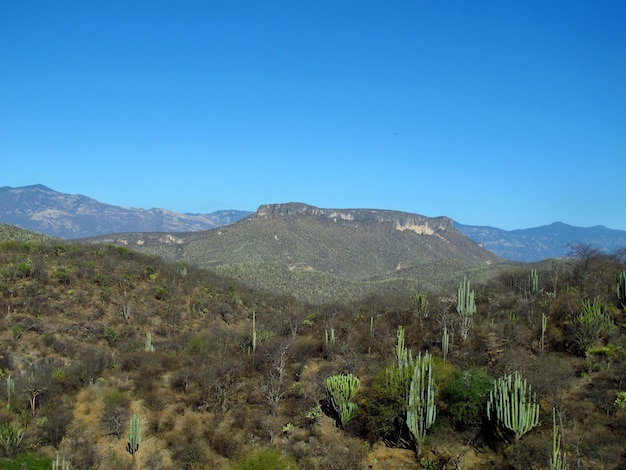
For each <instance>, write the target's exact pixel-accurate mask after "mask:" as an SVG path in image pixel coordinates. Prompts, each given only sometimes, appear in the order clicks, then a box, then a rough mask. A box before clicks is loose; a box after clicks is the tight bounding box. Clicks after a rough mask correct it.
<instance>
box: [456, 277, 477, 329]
mask: <svg viewBox="0 0 626 470" xmlns="http://www.w3.org/2000/svg"><path fill="white" fill-rule="evenodd" d="M456 311H457V313H458V314H459V315H460V317H461V337H462V338H463V341H465V340H466V339H467V336H468V335H469V331H470V330H471V329H472V325H473V324H474V314H475V313H476V302H475V301H474V291H473V290H471V288H470V282H469V281H468V280H467V279H463V282H461V284H460V285H459V290H458V294H457V305H456Z"/></svg>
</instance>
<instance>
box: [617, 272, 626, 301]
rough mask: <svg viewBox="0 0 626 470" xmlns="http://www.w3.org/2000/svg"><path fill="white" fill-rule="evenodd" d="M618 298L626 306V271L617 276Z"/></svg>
mask: <svg viewBox="0 0 626 470" xmlns="http://www.w3.org/2000/svg"><path fill="white" fill-rule="evenodd" d="M617 299H618V300H619V301H620V302H621V303H622V307H626V271H622V272H621V273H619V276H617Z"/></svg>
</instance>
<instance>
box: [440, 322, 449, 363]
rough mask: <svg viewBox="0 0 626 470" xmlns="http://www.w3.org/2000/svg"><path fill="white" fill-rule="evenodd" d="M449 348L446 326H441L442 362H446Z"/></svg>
mask: <svg viewBox="0 0 626 470" xmlns="http://www.w3.org/2000/svg"><path fill="white" fill-rule="evenodd" d="M449 350H450V335H449V334H448V328H447V327H446V326H444V327H443V333H442V334H441V352H442V353H443V362H446V358H447V357H448V351H449Z"/></svg>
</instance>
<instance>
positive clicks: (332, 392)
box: [326, 374, 361, 427]
mask: <svg viewBox="0 0 626 470" xmlns="http://www.w3.org/2000/svg"><path fill="white" fill-rule="evenodd" d="M360 386H361V382H360V380H359V378H358V377H357V376H356V375H352V374H347V375H331V376H330V377H328V378H327V379H326V391H327V394H328V399H329V401H330V404H331V405H332V407H333V409H334V410H335V411H336V412H337V415H338V416H339V425H340V426H342V427H343V426H345V425H346V424H348V422H350V421H351V420H352V419H354V418H356V416H357V414H358V411H359V409H358V406H357V404H356V403H353V402H351V401H350V400H352V399H353V398H354V396H355V395H356V393H357V392H358V391H359V387H360Z"/></svg>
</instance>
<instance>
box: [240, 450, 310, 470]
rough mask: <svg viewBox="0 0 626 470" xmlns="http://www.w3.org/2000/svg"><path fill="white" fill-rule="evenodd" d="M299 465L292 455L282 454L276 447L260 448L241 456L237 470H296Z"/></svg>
mask: <svg viewBox="0 0 626 470" xmlns="http://www.w3.org/2000/svg"><path fill="white" fill-rule="evenodd" d="M297 468H298V466H297V465H296V462H295V461H294V460H293V458H292V457H289V456H287V455H282V454H281V453H280V451H278V450H276V449H259V450H255V451H254V452H252V453H250V454H247V455H244V456H243V457H241V458H240V459H239V460H238V461H237V462H236V463H235V465H233V469H235V470H295V469H297Z"/></svg>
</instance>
